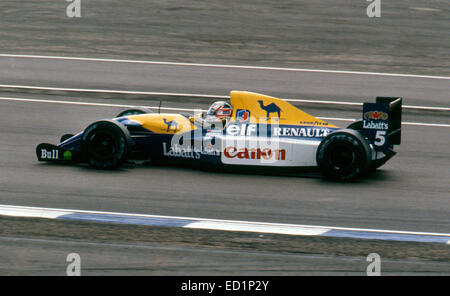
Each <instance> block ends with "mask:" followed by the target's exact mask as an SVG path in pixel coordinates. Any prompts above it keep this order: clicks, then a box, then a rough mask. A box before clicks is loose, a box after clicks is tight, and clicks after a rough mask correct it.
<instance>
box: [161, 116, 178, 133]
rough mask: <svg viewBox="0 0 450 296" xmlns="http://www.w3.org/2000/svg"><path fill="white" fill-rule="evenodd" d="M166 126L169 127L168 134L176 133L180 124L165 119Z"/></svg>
mask: <svg viewBox="0 0 450 296" xmlns="http://www.w3.org/2000/svg"><path fill="white" fill-rule="evenodd" d="M163 121H164V124H166V125H167V130H166V132H170V131H173V132H176V131H177V130H178V122H176V121H175V120H171V121H167V118H163Z"/></svg>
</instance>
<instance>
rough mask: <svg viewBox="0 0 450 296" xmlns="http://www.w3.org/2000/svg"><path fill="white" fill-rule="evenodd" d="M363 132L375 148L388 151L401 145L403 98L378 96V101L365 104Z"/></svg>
mask: <svg viewBox="0 0 450 296" xmlns="http://www.w3.org/2000/svg"><path fill="white" fill-rule="evenodd" d="M362 115H363V133H364V135H365V136H366V137H367V138H368V139H369V142H370V143H371V144H373V146H374V148H375V150H377V151H386V150H388V149H389V147H390V146H391V145H400V143H401V131H402V98H399V97H377V98H376V103H364V105H363V114H362Z"/></svg>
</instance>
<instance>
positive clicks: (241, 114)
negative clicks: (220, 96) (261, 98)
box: [236, 109, 250, 122]
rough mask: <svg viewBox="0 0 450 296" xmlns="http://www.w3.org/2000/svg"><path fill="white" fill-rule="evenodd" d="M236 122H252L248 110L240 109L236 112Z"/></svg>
mask: <svg viewBox="0 0 450 296" xmlns="http://www.w3.org/2000/svg"><path fill="white" fill-rule="evenodd" d="M236 120H237V121H239V122H246V121H249V120H250V111H249V110H246V109H238V110H237V111H236Z"/></svg>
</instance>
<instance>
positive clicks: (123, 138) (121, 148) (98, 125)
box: [82, 120, 131, 169]
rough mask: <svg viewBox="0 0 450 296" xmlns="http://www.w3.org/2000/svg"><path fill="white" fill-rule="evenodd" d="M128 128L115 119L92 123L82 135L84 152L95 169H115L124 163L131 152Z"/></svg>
mask: <svg viewBox="0 0 450 296" xmlns="http://www.w3.org/2000/svg"><path fill="white" fill-rule="evenodd" d="M130 147H131V137H130V134H129V132H128V130H127V129H126V128H125V127H124V126H122V125H121V124H119V123H117V122H114V121H107V120H104V121H98V122H95V123H93V124H91V125H90V126H89V127H88V128H87V129H86V130H85V131H84V133H83V136H82V153H83V155H84V157H85V159H86V161H87V163H88V164H89V165H90V166H91V167H93V168H95V169H114V168H117V167H119V166H120V165H121V164H122V163H124V162H125V161H126V160H127V158H128V155H129V153H130Z"/></svg>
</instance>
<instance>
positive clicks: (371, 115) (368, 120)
mask: <svg viewBox="0 0 450 296" xmlns="http://www.w3.org/2000/svg"><path fill="white" fill-rule="evenodd" d="M363 118H364V128H367V129H381V130H387V129H389V124H388V123H386V122H385V121H386V120H387V119H388V118H389V115H388V114H387V113H386V112H383V111H368V112H365V113H364V115H363Z"/></svg>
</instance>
